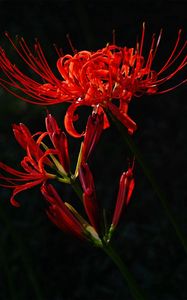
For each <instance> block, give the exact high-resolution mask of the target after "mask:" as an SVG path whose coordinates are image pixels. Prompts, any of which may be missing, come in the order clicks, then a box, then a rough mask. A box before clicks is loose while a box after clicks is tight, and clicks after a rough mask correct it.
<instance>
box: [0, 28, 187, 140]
mask: <svg viewBox="0 0 187 300" xmlns="http://www.w3.org/2000/svg"><path fill="white" fill-rule="evenodd" d="M161 34H162V31H161V32H160V34H159V36H158V38H157V39H156V38H155V35H153V37H152V41H151V45H150V48H149V50H148V55H147V56H146V57H144V56H143V48H145V45H144V35H145V25H144V24H143V30H142V36H141V39H140V42H137V43H136V45H135V47H134V48H127V47H119V46H117V45H115V44H113V45H107V46H106V47H104V48H102V49H99V50H97V51H79V52H76V51H75V53H74V54H73V55H70V54H67V55H62V54H61V53H60V52H59V58H58V60H57V69H58V71H59V75H60V76H59V77H58V78H57V77H56V75H54V73H53V72H52V70H51V68H50V67H49V65H48V63H47V60H46V58H45V56H44V53H43V50H42V48H41V46H40V44H39V42H38V41H36V43H35V45H34V51H32V50H30V48H29V46H28V45H27V44H26V42H25V40H24V39H23V38H19V39H18V46H17V45H16V43H14V42H13V40H12V39H11V38H10V37H9V36H8V35H7V36H8V38H9V40H10V42H11V44H12V45H13V47H14V48H15V50H16V51H17V53H18V54H19V56H20V57H21V58H22V60H23V61H24V63H25V64H26V65H27V66H28V67H29V68H30V69H31V70H32V71H33V72H34V73H36V75H37V76H39V77H40V79H41V80H35V79H34V78H32V77H30V76H29V75H26V74H24V73H23V72H22V71H21V70H20V69H19V68H18V67H17V66H16V65H15V64H14V63H13V62H11V60H10V59H9V58H8V56H7V54H6V52H5V51H4V50H3V49H2V48H1V50H0V68H1V70H2V72H3V73H4V74H5V77H1V79H0V84H1V85H2V86H3V87H4V88H5V89H7V90H9V91H10V92H11V93H13V94H14V95H16V96H17V97H19V98H21V99H23V100H25V101H27V102H30V103H34V104H39V105H53V104H57V103H62V102H68V103H70V106H69V108H68V110H67V113H66V117H65V126H66V129H67V131H68V132H69V133H70V134H71V135H73V136H75V137H80V136H82V135H83V133H82V134H81V133H78V132H77V131H76V129H75V128H74V121H76V120H77V115H75V111H76V109H77V108H78V107H80V106H83V105H84V106H91V107H93V108H95V107H98V106H99V107H100V109H109V110H110V111H111V112H112V113H113V114H114V115H115V116H116V117H117V118H118V119H119V120H120V121H121V122H122V123H123V124H124V125H125V126H126V127H127V129H128V131H129V133H131V134H132V133H133V132H134V131H135V130H136V123H135V122H134V121H133V120H132V119H131V118H130V117H129V116H128V114H127V113H128V106H129V102H130V101H131V99H132V97H140V96H141V95H153V94H156V93H164V92H167V91H170V90H172V89H174V88H175V87H176V86H178V85H180V84H182V83H184V82H186V81H187V79H185V80H183V81H182V82H180V83H179V84H176V85H175V86H171V87H169V88H168V87H167V88H164V87H162V85H163V84H164V83H165V82H166V81H169V80H170V79H172V78H173V77H174V76H175V75H176V73H177V72H179V71H180V70H181V69H183V68H184V67H185V66H186V60H187V56H186V55H185V50H186V45H187V43H186V41H185V42H184V43H183V44H182V45H181V46H180V36H181V30H179V32H178V37H177V39H176V42H175V44H174V47H173V48H172V50H171V53H170V54H169V57H168V59H167V60H166V62H165V63H164V64H163V67H162V68H161V69H160V70H158V71H156V70H155V68H154V67H153V61H154V58H155V55H156V52H157V49H158V45H159V43H160V40H161ZM172 67H174V68H172ZM116 101H117V102H118V104H116Z"/></svg>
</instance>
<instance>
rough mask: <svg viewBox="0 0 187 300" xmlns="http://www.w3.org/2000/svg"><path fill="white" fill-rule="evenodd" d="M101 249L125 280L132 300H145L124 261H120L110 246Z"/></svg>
mask: <svg viewBox="0 0 187 300" xmlns="http://www.w3.org/2000/svg"><path fill="white" fill-rule="evenodd" d="M102 249H103V250H104V252H105V253H106V254H107V255H108V256H109V257H110V258H111V259H112V260H113V262H114V263H115V265H116V266H117V267H118V269H119V271H120V272H121V274H122V276H123V278H124V279H125V281H126V282H127V284H128V287H129V289H130V292H131V295H132V298H133V299H134V300H145V299H146V298H145V296H144V295H143V293H142V291H141V290H140V288H139V287H138V285H137V283H136V280H135V279H134V277H133V276H132V274H131V273H130V272H129V270H128V268H127V266H126V265H125V263H124V261H122V259H121V258H120V256H119V255H118V254H117V252H116V250H115V249H114V248H113V247H112V246H111V245H110V244H109V245H104V247H103V248H102Z"/></svg>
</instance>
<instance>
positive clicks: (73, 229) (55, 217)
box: [41, 184, 101, 246]
mask: <svg viewBox="0 0 187 300" xmlns="http://www.w3.org/2000/svg"><path fill="white" fill-rule="evenodd" d="M41 192H42V194H43V196H44V197H45V199H46V200H47V201H48V202H49V203H50V206H49V208H48V210H47V215H48V217H49V219H50V220H51V221H52V222H53V223H54V224H55V225H56V226H57V227H59V228H60V229H61V230H62V231H64V232H68V233H71V234H73V235H75V236H77V237H79V238H81V239H87V240H89V241H92V242H94V244H95V245H97V246H101V240H100V238H99V236H98V234H97V232H96V231H95V229H94V228H93V227H92V226H91V225H90V224H89V223H88V222H87V221H86V220H85V219H84V218H83V217H82V216H81V215H80V214H79V213H78V212H77V211H76V210H75V209H74V208H73V206H71V205H70V204H69V203H67V202H65V203H64V202H63V201H62V199H61V198H60V196H59V194H58V193H57V191H56V190H55V188H54V187H53V186H52V185H51V184H44V185H43V186H42V188H41Z"/></svg>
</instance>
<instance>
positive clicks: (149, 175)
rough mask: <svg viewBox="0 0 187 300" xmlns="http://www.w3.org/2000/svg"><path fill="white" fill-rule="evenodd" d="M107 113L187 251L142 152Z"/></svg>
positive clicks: (185, 241) (185, 243)
mask: <svg viewBox="0 0 187 300" xmlns="http://www.w3.org/2000/svg"><path fill="white" fill-rule="evenodd" d="M107 114H108V115H109V118H110V119H111V120H112V121H113V122H114V124H115V125H116V127H117V129H118V130H119V132H120V133H121V134H122V137H123V139H124V141H125V143H126V144H127V145H128V147H129V149H130V150H131V152H132V153H133V154H134V156H135V157H136V160H137V161H138V163H139V165H140V166H141V168H142V170H143V172H144V174H145V175H146V177H147V178H148V180H149V182H150V184H151V186H152V188H153V190H154V191H155V193H156V195H157V197H158V199H159V200H160V203H161V205H162V207H163V208H164V210H165V213H166V215H167V217H168V219H169V220H170V222H171V224H172V225H173V227H174V229H175V232H176V234H177V236H178V238H179V240H180V242H181V244H182V245H183V248H184V250H185V252H186V253H187V240H186V238H185V236H184V235H183V233H182V232H181V230H180V227H179V225H178V223H177V221H176V220H175V218H174V216H173V215H172V212H171V210H170V207H169V202H168V200H167V198H166V196H165V194H164V193H163V192H162V191H161V189H160V187H159V185H158V183H157V181H156V179H155V177H154V175H153V173H152V172H151V169H150V168H149V167H148V165H147V164H146V162H145V160H144V158H143V156H142V154H141V153H140V151H139V150H138V148H137V146H136V144H135V143H134V142H133V140H132V138H131V137H130V136H129V134H128V133H127V130H126V128H124V126H123V125H122V124H121V123H120V122H119V121H118V120H117V119H116V118H115V117H114V116H113V115H112V114H111V113H110V112H107Z"/></svg>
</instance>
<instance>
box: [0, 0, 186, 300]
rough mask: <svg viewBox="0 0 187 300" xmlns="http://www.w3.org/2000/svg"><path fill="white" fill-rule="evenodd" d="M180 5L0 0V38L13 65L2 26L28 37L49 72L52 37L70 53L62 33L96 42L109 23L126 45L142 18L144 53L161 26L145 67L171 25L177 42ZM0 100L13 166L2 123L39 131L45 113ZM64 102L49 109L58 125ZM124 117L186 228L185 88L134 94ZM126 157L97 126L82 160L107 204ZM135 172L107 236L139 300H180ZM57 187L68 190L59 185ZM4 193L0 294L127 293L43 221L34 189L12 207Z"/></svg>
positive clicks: (175, 253) (179, 279)
mask: <svg viewBox="0 0 187 300" xmlns="http://www.w3.org/2000/svg"><path fill="white" fill-rule="evenodd" d="M186 11H187V1H135V0H132V1H74V2H73V1H55V0H54V1H27V2H26V1H14V2H13V1H12V2H11V1H0V43H1V45H2V47H3V48H4V49H6V51H7V52H8V53H9V56H10V55H11V57H12V60H14V61H15V62H16V61H17V59H18V57H17V56H16V54H15V51H14V50H12V49H11V47H10V44H9V42H8V40H7V39H6V37H5V36H4V31H8V32H9V33H10V35H11V36H12V37H14V36H16V35H17V34H18V35H20V36H24V38H25V39H26V40H27V41H28V43H29V45H30V46H31V47H32V45H33V44H34V39H35V37H37V38H38V39H39V40H40V41H41V44H42V47H43V49H44V52H45V53H46V56H47V58H48V60H49V62H50V64H51V66H52V68H53V69H54V71H55V61H56V59H57V56H56V53H55V50H54V48H53V43H56V44H57V45H58V46H59V47H62V48H63V50H64V52H65V53H68V52H70V53H71V49H70V46H69V44H68V42H67V39H66V34H67V33H69V34H70V37H71V41H72V43H73V45H74V47H75V48H76V49H77V50H85V49H88V50H96V49H99V48H102V47H104V46H105V45H106V43H108V42H111V41H112V31H113V29H115V32H116V43H117V44H118V45H120V46H124V45H126V46H128V47H134V46H135V43H136V39H137V36H140V35H141V27H142V22H143V21H145V22H146V38H145V49H144V50H145V54H146V45H148V46H147V49H148V48H149V45H150V41H151V36H152V33H153V32H156V33H159V31H160V28H163V30H164V34H163V37H162V40H161V44H160V47H159V51H158V55H157V58H156V59H155V64H154V67H155V70H159V67H161V66H162V65H163V63H164V61H165V60H166V59H167V57H168V55H169V53H170V51H171V49H172V46H173V45H174V42H175V40H176V37H177V32H178V29H179V28H182V29H183V35H182V40H183V41H184V40H185V37H186V33H187V16H186ZM18 61H19V60H18ZM176 77H177V78H176V80H174V81H173V84H175V83H177V82H179V81H180V80H181V79H183V78H185V77H186V71H185V70H183V71H182V72H181V73H180V74H178V75H177V76H176ZM0 101H1V102H0V103H1V107H0V151H1V161H3V162H4V163H7V164H9V165H11V166H15V167H17V166H19V161H20V159H21V158H22V155H23V152H22V151H20V148H19V146H18V145H17V143H16V142H15V141H14V138H13V135H12V130H11V125H12V123H19V122H24V123H25V124H26V125H28V127H29V128H30V129H31V131H33V132H35V131H38V130H42V129H43V127H44V122H43V121H44V117H45V110H44V109H42V108H40V107H36V106H34V105H29V104H26V103H23V102H22V101H20V100H17V99H15V98H14V97H13V96H11V95H8V94H7V93H6V92H5V91H3V90H0ZM65 108H67V106H66V107H64V106H63V105H58V106H56V107H50V111H51V112H53V113H54V114H55V115H56V117H57V119H58V121H59V123H60V125H61V126H63V116H64V113H65ZM130 114H131V116H132V117H133V119H134V120H136V122H137V124H138V131H137V133H136V134H135V136H134V140H135V141H136V144H137V145H138V147H139V149H140V151H141V152H142V153H143V155H144V157H145V159H146V161H147V162H148V164H149V165H150V167H151V168H152V170H153V173H154V174H155V176H156V177H157V179H158V182H159V184H160V186H161V188H162V189H163V190H164V192H165V193H166V194H167V197H168V200H169V202H170V207H171V210H172V212H173V214H174V215H175V217H176V218H177V220H178V222H179V224H180V227H181V229H182V230H183V232H184V234H185V235H187V226H186V221H187V218H186V212H187V208H186V206H187V204H186V203H187V191H186V182H187V171H186V170H187V134H186V132H187V128H186V116H187V99H186V86H181V87H180V88H178V89H177V90H174V91H172V92H170V93H167V94H164V95H156V96H153V97H142V98H141V99H134V101H133V102H132V104H131V107H130ZM70 140H71V139H70ZM71 142H72V143H74V142H73V141H71ZM77 143H78V142H77ZM73 149H74V148H73V146H72V150H73ZM75 149H76V147H75ZM127 155H129V154H128V151H127V149H126V147H125V146H124V145H123V142H122V140H121V138H120V136H119V134H118V133H117V132H116V130H115V129H114V128H111V129H110V130H109V131H106V132H105V133H104V135H103V137H102V140H101V141H100V143H99V145H98V147H97V149H96V151H95V155H94V156H93V159H92V161H91V165H92V170H93V173H94V178H95V180H96V186H97V193H98V198H99V199H100V201H104V202H108V201H109V202H111V201H115V197H116V193H117V185H118V180H119V176H120V173H121V171H122V170H124V169H125V168H126V166H127V163H126V156H127ZM135 171H136V175H135V176H136V189H135V192H134V194H133V197H132V201H131V203H130V205H129V207H128V209H127V210H126V212H125V214H124V217H123V218H122V220H121V222H120V224H119V227H118V231H117V232H116V235H115V237H114V243H115V244H116V247H117V248H118V249H119V253H120V255H121V256H122V257H123V258H124V259H125V260H126V262H127V265H128V267H129V269H130V270H131V271H132V272H133V274H134V276H135V278H136V279H137V282H138V283H139V284H140V285H141V286H142V288H143V289H145V291H146V293H147V294H148V299H151V300H156V299H159V300H186V299H187V288H186V277H187V258H186V254H185V253H184V250H183V248H182V246H181V244H180V243H179V241H178V239H177V237H176V234H175V232H174V229H173V227H172V226H171V224H170V222H169V221H168V219H167V216H166V214H165V213H164V211H163V209H162V207H161V205H160V203H159V200H158V199H157V197H156V196H155V194H154V192H153V190H152V188H151V186H150V184H149V182H148V180H147V179H146V178H145V176H144V175H143V172H142V171H141V170H140V168H139V166H138V165H136V168H135ZM64 194H65V197H74V196H75V195H74V194H73V193H72V192H71V191H69V190H68V189H67V191H66V188H65V192H64ZM9 197H10V192H9V191H7V190H6V189H1V203H0V205H1V209H0V299H2V300H7V299H17V300H22V299H40V298H39V292H37V290H38V287H37V286H39V288H40V290H41V291H42V296H41V299H46V300H48V299H49V300H63V299H65V300H69V299H73V300H74V299H75V300H78V299H81V300H84V299H89V300H92V299H96V300H104V299H108V300H110V299H116V300H118V299H129V300H130V299H131V296H130V294H129V291H128V288H127V286H126V284H124V282H123V279H122V278H121V275H120V274H119V272H118V270H116V267H115V266H114V265H113V263H112V262H111V261H110V260H109V259H108V258H107V257H106V256H105V254H104V253H102V252H101V251H100V250H99V249H94V248H91V247H90V245H88V244H86V243H83V242H81V241H79V240H76V239H75V238H74V237H71V236H67V235H65V234H64V233H63V232H61V231H60V230H58V229H57V228H56V227H55V226H54V225H53V224H51V223H50V221H49V220H48V219H47V217H46V215H45V203H44V201H43V199H42V197H41V196H40V194H39V191H38V190H37V189H34V190H31V191H27V192H24V193H22V195H19V196H18V197H19V201H20V202H21V203H22V205H21V207H20V208H19V209H16V208H14V207H11V205H10V203H9ZM36 282H37V284H36ZM36 285H37V286H36ZM37 295H38V296H37Z"/></svg>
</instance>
